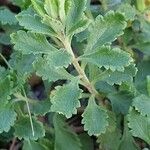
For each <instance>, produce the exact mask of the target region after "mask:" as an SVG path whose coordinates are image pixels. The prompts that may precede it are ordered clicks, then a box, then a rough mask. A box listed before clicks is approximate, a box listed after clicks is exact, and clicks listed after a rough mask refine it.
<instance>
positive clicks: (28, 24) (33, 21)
mask: <svg viewBox="0 0 150 150" xmlns="http://www.w3.org/2000/svg"><path fill="white" fill-rule="evenodd" d="M17 20H18V21H19V24H20V25H21V26H23V27H24V28H25V29H28V30H31V31H32V32H35V33H41V34H46V35H50V36H56V35H57V34H56V33H55V32H54V30H53V29H52V28H50V27H49V26H47V25H45V24H43V23H42V22H41V19H40V17H39V16H37V15H34V16H32V15H30V14H24V13H23V12H21V13H20V14H18V15H17Z"/></svg>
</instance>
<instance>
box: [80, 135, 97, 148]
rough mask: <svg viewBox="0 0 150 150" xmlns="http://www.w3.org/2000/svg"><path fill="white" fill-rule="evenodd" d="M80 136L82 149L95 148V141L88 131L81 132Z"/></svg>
mask: <svg viewBox="0 0 150 150" xmlns="http://www.w3.org/2000/svg"><path fill="white" fill-rule="evenodd" d="M79 138H80V141H81V144H82V150H94V142H93V140H92V138H91V137H90V136H89V135H88V134H87V133H81V134H80V135H79Z"/></svg>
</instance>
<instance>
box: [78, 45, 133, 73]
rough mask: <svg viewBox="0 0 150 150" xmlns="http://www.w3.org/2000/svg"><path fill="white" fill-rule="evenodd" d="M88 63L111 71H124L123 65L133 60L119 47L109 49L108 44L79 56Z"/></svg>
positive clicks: (127, 64) (125, 65)
mask: <svg viewBox="0 0 150 150" xmlns="http://www.w3.org/2000/svg"><path fill="white" fill-rule="evenodd" d="M79 59H80V60H83V61H85V62H88V63H92V64H95V65H97V66H98V67H99V68H101V67H105V68H106V69H110V70H112V71H115V70H117V71H124V67H127V66H129V65H130V63H131V62H133V59H132V57H131V56H130V54H129V53H127V52H125V51H122V50H121V49H119V48H113V49H111V48H110V47H108V46H104V47H101V48H97V49H96V50H95V52H93V53H90V54H86V53H85V54H84V55H82V56H80V57H79Z"/></svg>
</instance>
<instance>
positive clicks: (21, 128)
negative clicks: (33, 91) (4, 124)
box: [14, 116, 45, 140]
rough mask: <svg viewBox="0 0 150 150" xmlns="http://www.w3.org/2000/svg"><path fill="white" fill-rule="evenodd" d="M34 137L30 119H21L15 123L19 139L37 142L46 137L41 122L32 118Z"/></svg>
mask: <svg viewBox="0 0 150 150" xmlns="http://www.w3.org/2000/svg"><path fill="white" fill-rule="evenodd" d="M32 121H33V129H34V136H33V134H32V129H31V123H30V119H29V117H27V116H25V117H21V118H19V119H18V120H17V122H16V123H15V126H14V128H15V136H17V137H18V138H19V139H25V140H37V139H38V138H41V137H43V136H45V130H44V127H43V125H42V123H41V122H39V121H38V120H36V119H35V118H33V117H32Z"/></svg>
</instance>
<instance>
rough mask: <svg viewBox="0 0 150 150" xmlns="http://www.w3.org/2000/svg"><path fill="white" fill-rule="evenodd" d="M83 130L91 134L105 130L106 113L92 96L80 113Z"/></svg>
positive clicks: (106, 124) (106, 122) (97, 133)
mask: <svg viewBox="0 0 150 150" xmlns="http://www.w3.org/2000/svg"><path fill="white" fill-rule="evenodd" d="M82 117H83V119H82V123H83V124H84V130H86V131H88V134H89V135H90V136H91V135H97V136H98V135H100V134H102V133H104V132H105V131H106V128H107V126H108V120H107V119H108V115H107V112H106V110H105V109H104V108H102V107H101V106H98V105H97V104H96V102H95V99H94V97H91V98H90V99H89V102H88V106H87V107H86V109H85V111H84V113H83V114H82Z"/></svg>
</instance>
